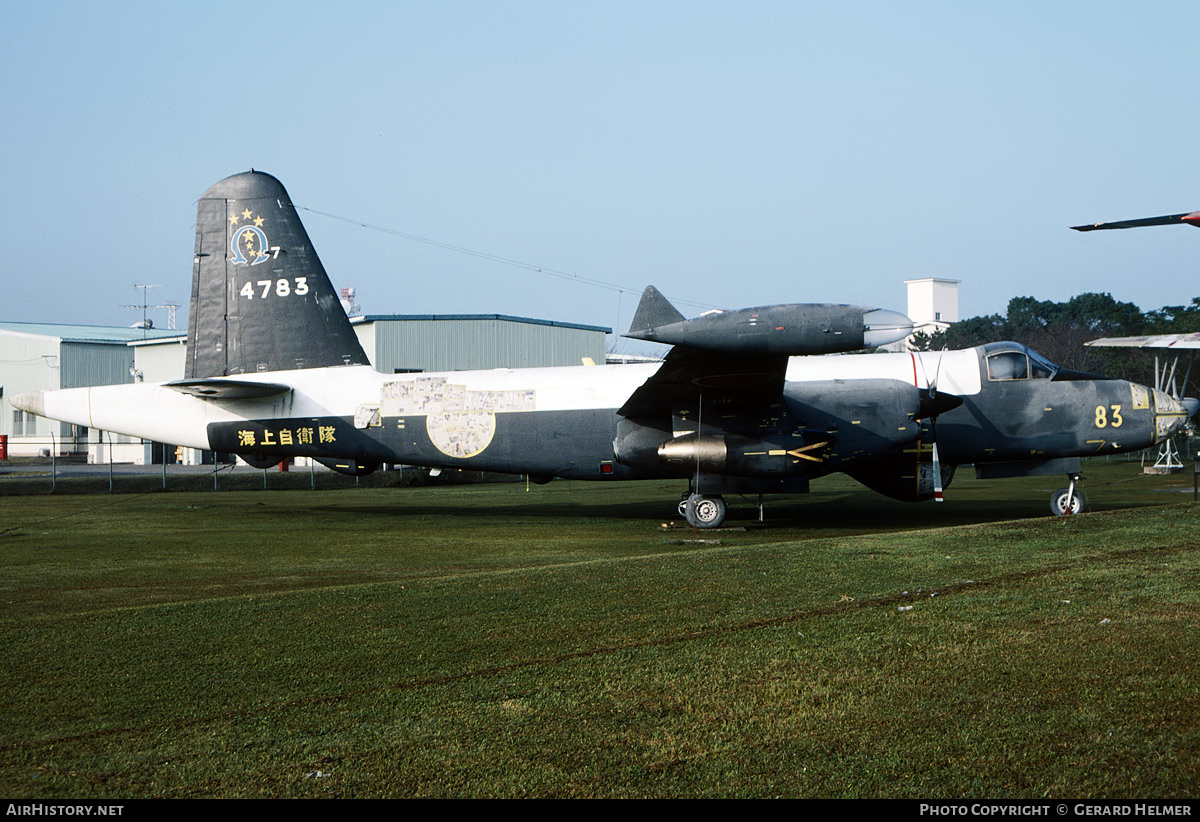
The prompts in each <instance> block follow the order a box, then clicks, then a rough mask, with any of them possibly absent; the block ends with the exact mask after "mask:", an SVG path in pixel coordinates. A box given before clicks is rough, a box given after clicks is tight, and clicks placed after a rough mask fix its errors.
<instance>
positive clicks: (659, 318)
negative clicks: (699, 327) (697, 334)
mask: <svg viewBox="0 0 1200 822" xmlns="http://www.w3.org/2000/svg"><path fill="white" fill-rule="evenodd" d="M684 319H685V317H684V316H683V315H682V314H680V313H679V310H678V309H677V308H675V306H673V305H671V303H670V302H669V301H668V300H667V298H666V297H664V296H663V295H662V292H660V291H659V290H658V289H657V288H655V287H654V286H652V285H648V286H646V290H645V291H643V292H642V299H641V301H640V302H639V303H638V307H637V310H636V311H634V312H633V322H632V323H630V324H629V333H628V334H626V335H625V336H627V337H638V335H640V334H648V333H650V332H652V331H653V330H654V329H655V328H658V327H660V326H664V325H671V324H673V323H678V322H683V321H684ZM639 339H641V338H640V337H639Z"/></svg>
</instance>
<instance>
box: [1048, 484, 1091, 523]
mask: <svg viewBox="0 0 1200 822" xmlns="http://www.w3.org/2000/svg"><path fill="white" fill-rule="evenodd" d="M1067 477H1068V478H1069V479H1070V480H1071V484H1070V485H1068V486H1067V487H1066V488H1059V489H1058V490H1057V491H1055V492H1054V493H1053V494H1051V495H1050V513H1052V514H1054V516H1056V517H1066V516H1071V515H1073V514H1078V513H1079V512H1080V511H1082V510H1083V498H1082V497H1081V496H1080V495H1079V492H1078V491H1076V490H1075V483H1076V482H1078V481H1079V480H1080V476H1079V475H1078V474H1067Z"/></svg>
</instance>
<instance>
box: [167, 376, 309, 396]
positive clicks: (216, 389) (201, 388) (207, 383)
mask: <svg viewBox="0 0 1200 822" xmlns="http://www.w3.org/2000/svg"><path fill="white" fill-rule="evenodd" d="M165 386H166V387H167V388H173V389H174V390H176V391H178V392H179V393H181V394H187V395H189V396H192V397H200V398H201V399H206V400H260V399H263V398H265V397H276V396H278V395H280V394H286V393H287V392H288V391H291V390H292V387H291V386H290V385H284V384H283V383H279V382H251V381H250V380H222V379H217V378H212V379H207V380H177V381H175V382H169V383H165Z"/></svg>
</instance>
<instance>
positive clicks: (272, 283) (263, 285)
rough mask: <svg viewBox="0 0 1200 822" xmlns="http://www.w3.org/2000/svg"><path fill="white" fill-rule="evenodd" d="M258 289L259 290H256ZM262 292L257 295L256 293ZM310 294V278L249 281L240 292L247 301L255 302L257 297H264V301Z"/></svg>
mask: <svg viewBox="0 0 1200 822" xmlns="http://www.w3.org/2000/svg"><path fill="white" fill-rule="evenodd" d="M256 287H257V288H256ZM256 290H260V293H258V294H256V293H255V291H256ZM307 293H308V277H293V278H292V279H290V280H289V279H287V278H281V279H278V280H258V281H257V282H255V281H248V282H247V283H246V284H245V285H244V286H242V290H241V291H239V292H238V294H240V295H241V296H243V297H245V298H246V299H247V300H253V299H254V298H255V297H262V298H263V299H264V300H265V299H266V298H267V297H270V296H271V295H275V296H276V297H287V296H289V295H292V294H297V295H299V296H304V295H305V294H307Z"/></svg>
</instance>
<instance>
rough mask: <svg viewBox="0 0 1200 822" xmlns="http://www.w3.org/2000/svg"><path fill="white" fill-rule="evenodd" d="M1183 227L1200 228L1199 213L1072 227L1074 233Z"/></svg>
mask: <svg viewBox="0 0 1200 822" xmlns="http://www.w3.org/2000/svg"><path fill="white" fill-rule="evenodd" d="M1176 223H1182V224H1183V225H1194V226H1200V211H1192V212H1189V213H1187V214H1167V215H1165V216H1163V217H1142V218H1141V219H1138V220H1114V221H1112V222H1108V223H1091V224H1090V225H1073V226H1071V228H1072V229H1074V230H1075V231H1097V230H1101V229H1109V228H1142V227H1143V226H1148V225H1175V224H1176Z"/></svg>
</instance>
